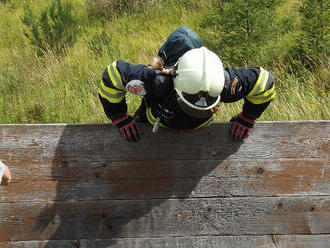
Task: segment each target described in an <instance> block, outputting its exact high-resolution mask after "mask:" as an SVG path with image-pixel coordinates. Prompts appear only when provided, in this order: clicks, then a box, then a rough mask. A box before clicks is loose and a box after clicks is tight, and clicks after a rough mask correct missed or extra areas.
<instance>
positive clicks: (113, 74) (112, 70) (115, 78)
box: [108, 61, 126, 91]
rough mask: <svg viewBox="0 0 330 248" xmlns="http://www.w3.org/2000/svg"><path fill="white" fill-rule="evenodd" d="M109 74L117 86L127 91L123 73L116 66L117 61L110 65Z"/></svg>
mask: <svg viewBox="0 0 330 248" xmlns="http://www.w3.org/2000/svg"><path fill="white" fill-rule="evenodd" d="M108 74H109V77H110V80H111V82H112V83H113V85H114V87H115V88H117V89H119V90H123V91H126V88H125V87H124V85H123V81H122V79H121V75H120V73H119V71H118V69H117V67H116V61H115V62H113V63H112V64H111V65H109V66H108Z"/></svg>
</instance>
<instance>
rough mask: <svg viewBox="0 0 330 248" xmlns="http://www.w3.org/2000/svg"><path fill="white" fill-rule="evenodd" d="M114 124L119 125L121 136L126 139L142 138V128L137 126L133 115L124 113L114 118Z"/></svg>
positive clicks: (136, 139)
mask: <svg viewBox="0 0 330 248" xmlns="http://www.w3.org/2000/svg"><path fill="white" fill-rule="evenodd" d="M113 124H114V125H115V126H117V127H119V130H120V133H121V136H122V137H123V138H124V139H125V140H126V139H127V140H128V141H133V142H137V141H138V140H139V139H140V129H139V128H138V127H137V126H136V121H135V119H134V118H133V117H132V116H130V115H124V116H122V117H120V118H118V119H115V120H113Z"/></svg>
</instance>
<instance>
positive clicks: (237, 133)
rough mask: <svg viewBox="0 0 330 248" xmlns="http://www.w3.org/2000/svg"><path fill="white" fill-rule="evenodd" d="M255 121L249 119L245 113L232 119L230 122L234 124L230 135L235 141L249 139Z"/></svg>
mask: <svg viewBox="0 0 330 248" xmlns="http://www.w3.org/2000/svg"><path fill="white" fill-rule="evenodd" d="M254 121H255V119H252V118H249V117H247V116H245V115H244V114H243V112H241V113H239V114H238V115H235V116H234V117H233V118H231V120H230V122H232V124H231V127H230V134H231V136H232V137H233V139H234V140H242V139H246V138H247V137H249V133H250V132H251V130H252V128H253V125H254Z"/></svg>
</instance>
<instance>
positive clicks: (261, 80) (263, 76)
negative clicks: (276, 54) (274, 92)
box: [248, 67, 269, 96]
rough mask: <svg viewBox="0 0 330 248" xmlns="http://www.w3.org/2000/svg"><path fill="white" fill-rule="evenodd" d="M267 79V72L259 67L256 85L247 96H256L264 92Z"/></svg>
mask: <svg viewBox="0 0 330 248" xmlns="http://www.w3.org/2000/svg"><path fill="white" fill-rule="evenodd" d="M268 77H269V72H268V71H266V70H265V69H263V68H262V67H260V74H259V77H258V80H257V82H256V84H255V85H254V86H253V88H252V90H251V92H250V93H249V94H248V96H256V95H258V94H260V93H261V92H263V91H264V90H265V87H266V84H267V81H268Z"/></svg>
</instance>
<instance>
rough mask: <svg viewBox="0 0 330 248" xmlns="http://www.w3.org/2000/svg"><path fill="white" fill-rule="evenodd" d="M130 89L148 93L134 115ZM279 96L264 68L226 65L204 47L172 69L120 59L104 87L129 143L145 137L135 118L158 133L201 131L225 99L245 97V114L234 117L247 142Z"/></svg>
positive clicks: (236, 132)
mask: <svg viewBox="0 0 330 248" xmlns="http://www.w3.org/2000/svg"><path fill="white" fill-rule="evenodd" d="M137 68H141V69H140V70H143V71H144V70H145V72H141V71H140V70H138V69H137ZM144 74H146V75H149V76H143V75H144ZM150 75H153V76H150ZM155 75H157V76H155ZM110 91H112V93H111V94H110ZM126 92H131V93H133V94H137V95H142V96H143V99H142V103H141V105H140V107H139V109H138V110H137V111H136V113H135V115H134V118H133V117H132V116H129V115H128V114H127V113H126V112H127V105H126V102H125V97H124V95H125V93H126ZM106 93H108V94H106ZM274 96H275V89H274V79H273V76H272V74H271V73H270V72H268V71H266V70H265V69H263V68H261V67H256V68H249V69H232V68H223V65H222V62H221V60H220V58H219V57H218V56H217V55H216V54H215V53H213V52H212V51H210V50H208V49H207V48H205V47H201V48H195V49H191V50H189V51H188V52H186V53H185V54H184V55H183V56H182V57H180V58H179V60H178V62H177V63H176V64H175V65H174V68H173V69H170V70H169V69H164V66H163V65H162V63H161V60H160V59H159V60H158V61H156V62H155V63H153V64H152V65H151V66H150V67H146V66H142V65H138V66H134V65H131V64H128V63H126V62H121V61H117V62H115V63H113V64H112V65H110V67H108V69H106V70H105V72H104V74H103V78H102V82H101V86H100V89H99V97H100V100H101V102H102V104H103V107H104V110H105V112H106V114H107V116H108V117H109V118H110V119H111V120H112V121H113V123H114V125H116V126H118V127H119V128H120V130H121V133H122V136H123V138H125V139H128V140H130V141H137V140H138V139H139V137H140V132H139V129H138V128H137V127H136V122H142V123H150V124H152V125H153V126H154V128H153V131H154V132H156V131H157V129H158V128H159V127H169V128H175V129H184V130H189V129H199V128H202V127H205V126H208V125H209V124H210V123H211V122H212V120H213V114H214V113H215V112H216V111H217V109H218V104H219V102H220V101H221V102H225V103H229V102H235V101H238V100H240V99H243V98H244V105H243V109H242V112H241V113H239V114H237V115H235V116H234V117H233V118H232V119H231V120H230V121H231V122H232V125H231V128H230V134H231V136H232V137H233V138H234V140H242V139H245V138H247V137H248V136H249V133H250V131H251V129H252V127H253V125H254V123H255V120H256V119H257V118H259V117H260V115H261V114H262V112H263V111H264V110H265V109H266V108H267V106H268V105H269V103H270V101H271V100H272V99H273V98H274Z"/></svg>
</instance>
